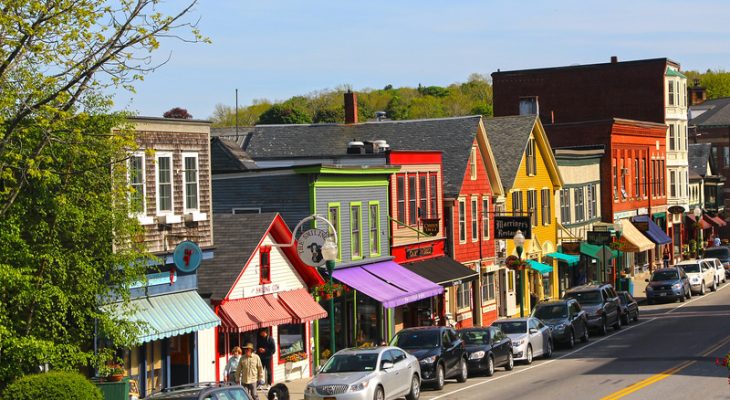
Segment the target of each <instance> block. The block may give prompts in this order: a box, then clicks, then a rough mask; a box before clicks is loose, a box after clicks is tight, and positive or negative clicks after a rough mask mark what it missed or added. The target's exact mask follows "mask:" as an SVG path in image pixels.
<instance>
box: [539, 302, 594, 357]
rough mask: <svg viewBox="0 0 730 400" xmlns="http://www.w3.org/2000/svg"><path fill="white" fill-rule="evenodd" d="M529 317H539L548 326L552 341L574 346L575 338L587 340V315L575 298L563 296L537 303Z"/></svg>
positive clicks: (570, 346)
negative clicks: (558, 298) (560, 298)
mask: <svg viewBox="0 0 730 400" xmlns="http://www.w3.org/2000/svg"><path fill="white" fill-rule="evenodd" d="M531 317H534V318H538V319H540V320H541V321H542V322H543V323H545V325H547V326H549V327H550V332H551V334H552V338H553V341H555V342H561V343H565V344H566V345H567V346H568V347H569V348H573V346H575V339H576V338H577V337H580V338H581V341H582V342H583V343H585V342H587V341H588V316H587V315H586V312H585V311H584V310H583V309H582V308H581V306H580V304H579V303H578V301H577V300H575V299H572V298H565V299H562V300H549V301H543V302H540V303H537V305H536V306H535V308H534V309H533V310H532V315H531Z"/></svg>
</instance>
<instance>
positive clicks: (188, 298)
mask: <svg viewBox="0 0 730 400" xmlns="http://www.w3.org/2000/svg"><path fill="white" fill-rule="evenodd" d="M129 303H130V308H129V309H128V310H129V311H131V314H130V315H127V316H126V318H127V320H129V321H131V322H142V323H144V324H145V325H144V326H143V327H142V331H141V332H140V336H139V337H138V340H139V343H145V342H151V341H154V340H160V339H164V338H168V337H172V336H178V335H184V334H186V333H190V332H196V331H200V330H203V329H208V328H212V327H214V326H217V325H220V323H221V321H220V319H219V318H218V316H217V315H215V313H214V312H213V310H211V308H210V306H208V304H206V303H205V300H203V299H202V298H201V297H200V295H199V294H198V292H196V291H195V290H188V291H186V292H177V293H168V294H162V295H158V296H151V297H142V298H138V299H133V300H131V301H130V302H129ZM106 308H107V309H108V310H109V312H112V313H114V314H116V315H117V316H122V315H125V314H123V313H124V310H123V309H122V307H121V303H114V304H109V305H108V306H106Z"/></svg>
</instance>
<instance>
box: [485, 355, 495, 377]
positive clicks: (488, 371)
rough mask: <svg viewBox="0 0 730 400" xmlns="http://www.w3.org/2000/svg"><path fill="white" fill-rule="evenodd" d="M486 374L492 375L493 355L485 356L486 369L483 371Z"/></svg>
mask: <svg viewBox="0 0 730 400" xmlns="http://www.w3.org/2000/svg"><path fill="white" fill-rule="evenodd" d="M484 372H485V373H486V375H487V376H492V375H494V357H492V356H491V355H489V356H487V369H486V370H485V371H484Z"/></svg>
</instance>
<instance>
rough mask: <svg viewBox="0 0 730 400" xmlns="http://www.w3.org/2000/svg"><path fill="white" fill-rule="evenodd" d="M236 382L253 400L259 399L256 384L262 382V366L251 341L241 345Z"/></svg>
mask: <svg viewBox="0 0 730 400" xmlns="http://www.w3.org/2000/svg"><path fill="white" fill-rule="evenodd" d="M236 382H239V383H240V384H241V385H243V387H244V389H246V391H247V392H248V394H249V396H250V397H251V398H252V399H253V400H258V399H259V395H258V394H257V393H256V386H257V385H259V384H261V385H262V384H263V383H264V367H263V365H261V358H259V356H257V355H256V354H254V352H253V343H246V345H245V346H243V356H242V357H241V360H240V361H239V362H238V367H236Z"/></svg>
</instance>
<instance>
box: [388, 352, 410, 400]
mask: <svg viewBox="0 0 730 400" xmlns="http://www.w3.org/2000/svg"><path fill="white" fill-rule="evenodd" d="M389 352H390V353H391V354H392V356H393V361H394V362H395V368H394V370H395V381H396V385H397V387H396V389H395V390H396V392H394V393H393V394H394V395H397V396H402V395H404V394H406V393H408V392H410V390H411V377H412V376H413V371H411V368H412V366H411V365H410V364H409V363H408V358H407V357H406V353H404V352H403V351H402V350H389Z"/></svg>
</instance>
